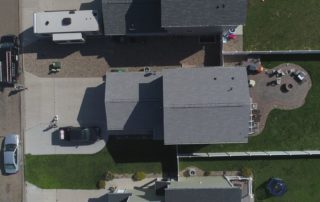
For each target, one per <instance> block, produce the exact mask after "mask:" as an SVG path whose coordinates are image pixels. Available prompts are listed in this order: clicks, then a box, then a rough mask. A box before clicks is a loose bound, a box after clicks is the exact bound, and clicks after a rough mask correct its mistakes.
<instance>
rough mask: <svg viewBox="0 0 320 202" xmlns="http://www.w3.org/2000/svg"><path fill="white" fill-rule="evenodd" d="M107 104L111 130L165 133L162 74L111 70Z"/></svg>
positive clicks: (107, 79) (126, 132) (108, 124)
mask: <svg viewBox="0 0 320 202" xmlns="http://www.w3.org/2000/svg"><path fill="white" fill-rule="evenodd" d="M105 106H106V113H107V127H108V130H109V131H110V130H111V131H112V130H115V131H123V132H124V133H125V134H135V135H137V134H153V133H162V132H161V131H162V128H163V126H162V75H160V74H156V75H149V76H145V73H143V72H130V73H109V74H108V75H107V76H106V93H105ZM156 135H157V134H156Z"/></svg>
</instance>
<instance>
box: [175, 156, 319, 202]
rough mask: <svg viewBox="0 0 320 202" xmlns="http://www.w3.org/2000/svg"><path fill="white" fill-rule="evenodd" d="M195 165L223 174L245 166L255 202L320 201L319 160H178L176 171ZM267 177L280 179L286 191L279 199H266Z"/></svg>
mask: <svg viewBox="0 0 320 202" xmlns="http://www.w3.org/2000/svg"><path fill="white" fill-rule="evenodd" d="M188 166H196V167H199V168H201V169H203V170H208V171H209V170H210V171H227V170H240V169H241V168H242V167H249V168H251V169H252V170H253V173H254V194H255V197H256V201H265V202H271V201H279V202H280V201H281V202H302V201H310V202H313V201H319V199H320V192H319V189H320V184H319V180H320V175H319V170H320V159H288V160H281V159H279V160H212V161H206V160H199V161H181V162H180V168H181V169H184V168H186V167H188ZM270 177H279V178H282V179H283V180H284V181H285V182H286V184H287V187H288V192H287V193H286V194H285V195H284V196H283V197H280V198H277V197H269V198H268V197H266V194H265V189H264V187H265V185H264V184H265V183H266V182H267V181H268V179H269V178H270Z"/></svg>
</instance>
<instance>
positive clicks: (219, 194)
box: [165, 176, 241, 202]
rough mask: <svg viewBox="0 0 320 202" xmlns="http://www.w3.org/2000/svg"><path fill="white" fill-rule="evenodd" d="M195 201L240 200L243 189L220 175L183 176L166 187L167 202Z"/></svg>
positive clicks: (228, 201) (226, 201)
mask: <svg viewBox="0 0 320 202" xmlns="http://www.w3.org/2000/svg"><path fill="white" fill-rule="evenodd" d="M194 201H201V202H213V201H217V202H240V201H241V190H240V189H239V188H238V187H232V186H231V185H230V184H229V183H228V182H227V180H226V179H224V178H223V177H220V176H216V177H212V176H210V177H189V178H181V179H180V181H179V182H176V181H173V182H171V184H170V185H169V187H168V188H167V189H165V202H194Z"/></svg>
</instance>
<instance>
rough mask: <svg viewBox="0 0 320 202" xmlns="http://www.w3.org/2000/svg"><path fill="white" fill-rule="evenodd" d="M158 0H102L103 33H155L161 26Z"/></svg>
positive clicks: (160, 29) (159, 30)
mask: <svg viewBox="0 0 320 202" xmlns="http://www.w3.org/2000/svg"><path fill="white" fill-rule="evenodd" d="M160 9H161V6H160V0H102V12H103V23H104V33H105V35H126V34H137V33H157V32H161V31H163V30H162V28H161V10H160Z"/></svg>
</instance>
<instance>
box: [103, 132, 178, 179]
mask: <svg viewBox="0 0 320 202" xmlns="http://www.w3.org/2000/svg"><path fill="white" fill-rule="evenodd" d="M107 149H108V151H109V153H110V154H111V156H112V158H113V159H114V161H115V162H116V163H133V162H160V163H161V166H162V175H163V177H171V178H174V177H176V176H177V159H176V148H175V146H165V145H163V141H155V140H139V139H135V140H132V139H131V140H129V139H121V140H119V139H116V138H112V137H110V138H109V141H108V143H107Z"/></svg>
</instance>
